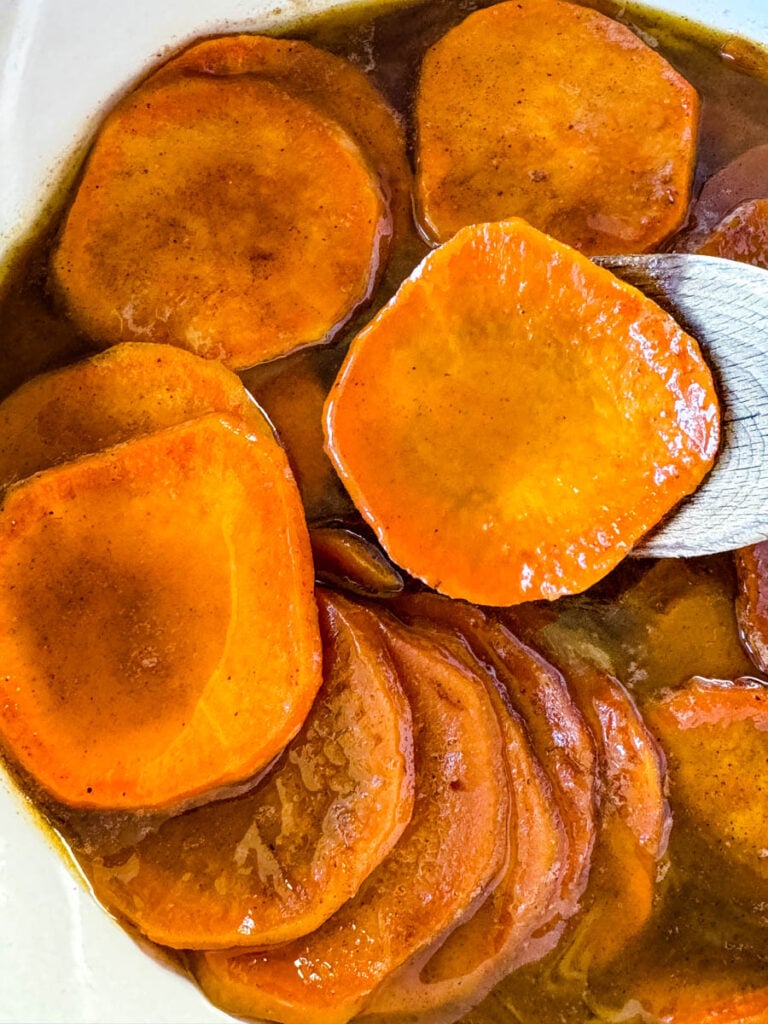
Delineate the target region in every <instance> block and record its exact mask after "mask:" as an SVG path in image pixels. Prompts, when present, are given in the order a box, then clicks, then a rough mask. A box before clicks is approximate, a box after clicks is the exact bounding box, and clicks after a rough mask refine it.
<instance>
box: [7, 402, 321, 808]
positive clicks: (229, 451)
mask: <svg viewBox="0 0 768 1024" xmlns="http://www.w3.org/2000/svg"><path fill="white" fill-rule="evenodd" d="M0 579H1V580H2V584H0V661H2V665H3V673H2V676H1V677H0V741H2V744H3V746H4V748H5V749H6V750H7V751H8V753H9V754H10V755H12V756H13V757H14V758H15V759H16V760H17V761H18V763H19V764H20V765H21V766H22V768H24V769H25V770H26V771H27V772H29V773H30V775H32V776H33V777H34V778H35V779H36V780H37V782H38V783H39V784H40V785H41V786H42V787H43V788H44V789H45V790H46V791H47V792H48V793H50V794H51V795H52V796H54V797H55V798H56V799H58V800H60V801H62V802H64V803H67V804H70V805H73V806H79V807H91V808H114V809H124V810H128V809H139V808H151V807H158V808H160V807H173V806H176V805H178V804H180V803H181V802H182V801H184V800H186V799H188V798H190V797H194V796H196V795H198V794H200V793H202V792H205V791H206V790H209V789H211V788H212V787H214V786H221V785H226V784H229V783H233V782H239V781H241V780H243V779H246V778H249V777H250V776H251V775H253V774H254V773H255V772H257V771H259V770H260V769H261V768H263V767H264V766H265V765H266V764H267V763H269V761H271V760H272V758H273V757H274V756H275V755H276V754H277V753H279V751H280V750H282V748H283V747H284V746H285V745H286V743H288V741H289V740H291V739H292V738H293V737H294V736H295V735H296V733H297V732H298V730H299V728H300V727H301V724H302V722H303V721H304V719H305V718H306V716H307V713H308V712H309V709H310V707H311V705H312V701H313V700H314V697H315V694H316V693H317V690H318V688H319V686H320V683H321V681H322V678H321V677H322V666H321V655H322V651H321V646H320V637H319V632H318V621H317V606H316V604H315V600H314V592H313V574H312V556H311V551H310V547H309V538H308V536H307V530H306V524H305V522H304V516H303V512H302V509H301V502H300V500H299V495H298V491H297V489H296V485H295V483H294V481H293V478H292V477H291V475H290V470H289V469H288V465H287V462H286V460H285V456H284V455H283V452H282V450H281V449H280V448H279V446H278V445H277V443H276V442H275V441H274V440H273V439H271V438H266V437H259V436H257V435H256V434H252V433H250V432H249V431H248V429H247V428H246V427H244V425H243V423H242V421H240V420H234V419H231V418H224V417H219V416H217V415H208V416H203V417H200V418H199V419H196V420H191V421H189V422H187V423H183V424H180V425H177V426H174V427H170V428H168V429H166V430H162V431H158V432H157V433H153V434H149V435H147V436H145V437H141V438H137V439H135V440H133V441H130V442H128V443H126V444H121V445H117V446H116V447H114V448H110V449H108V450H106V451H104V452H101V453H99V454H97V455H91V456H87V457H84V458H81V459H78V460H76V461H74V462H67V463H65V464H64V465H62V466H57V467H55V468H53V469H48V470H45V471H44V472H41V473H37V474H36V475H35V476H32V477H30V478H29V479H28V480H26V481H24V482H23V483H21V484H18V485H16V486H15V487H12V488H10V489H9V490H8V491H7V492H6V496H5V500H4V502H3V505H2V508H0Z"/></svg>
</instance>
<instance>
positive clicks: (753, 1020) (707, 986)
mask: <svg viewBox="0 0 768 1024" xmlns="http://www.w3.org/2000/svg"><path fill="white" fill-rule="evenodd" d="M718 967H719V971H718V973H717V974H716V975H714V976H712V972H711V971H707V972H706V974H705V975H704V976H702V973H701V972H700V971H696V973H695V974H694V972H693V971H692V970H691V969H690V966H689V965H688V964H686V969H683V970H676V971H670V972H668V973H667V972H665V973H664V974H663V975H661V976H655V977H652V978H649V977H646V978H640V979H636V984H635V987H634V992H635V996H636V1002H637V1004H638V1005H642V1007H643V1009H644V1011H645V1014H646V1016H649V1015H653V1019H654V1020H658V1021H659V1022H660V1024H765V1022H766V1020H768V989H767V988H765V987H763V982H764V972H762V974H763V977H762V979H761V980H760V981H757V982H755V980H754V979H750V980H746V979H743V978H740V977H739V975H738V973H737V972H736V971H734V972H733V974H728V973H726V972H725V970H724V968H727V964H723V963H720V964H719V965H718Z"/></svg>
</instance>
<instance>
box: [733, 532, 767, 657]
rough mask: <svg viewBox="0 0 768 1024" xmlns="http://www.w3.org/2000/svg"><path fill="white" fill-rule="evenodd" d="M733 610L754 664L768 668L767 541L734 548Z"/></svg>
mask: <svg viewBox="0 0 768 1024" xmlns="http://www.w3.org/2000/svg"><path fill="white" fill-rule="evenodd" d="M736 573H737V576H738V579H739V596H738V598H737V600H736V614H737V615H738V619H739V627H740V629H741V635H742V637H743V638H744V642H745V644H746V646H747V650H748V651H749V654H750V656H751V658H752V660H753V661H754V663H755V665H757V667H758V668H759V669H760V671H761V672H768V541H763V542H762V544H754V545H753V546H752V547H749V548H742V549H741V550H740V551H737V552H736Z"/></svg>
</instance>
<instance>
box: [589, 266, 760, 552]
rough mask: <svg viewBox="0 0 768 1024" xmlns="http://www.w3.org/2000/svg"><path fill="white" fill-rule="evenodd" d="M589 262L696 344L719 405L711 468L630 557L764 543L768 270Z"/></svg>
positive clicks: (750, 267)
mask: <svg viewBox="0 0 768 1024" xmlns="http://www.w3.org/2000/svg"><path fill="white" fill-rule="evenodd" d="M595 262H596V263H599V264H600V266H603V267H606V268H607V269H608V270H611V271H613V273H614V274H616V275H617V277H621V278H623V279H624V280H625V281H627V282H628V283H629V284H632V285H634V286H635V287H636V288H639V289H640V290H641V291H643V292H645V294H646V295H647V296H648V297H649V298H651V299H653V300H654V301H655V302H657V303H658V304H659V305H660V306H662V307H663V308H664V309H666V310H667V312H668V313H671V315H672V316H673V317H674V318H675V320H676V321H677V322H678V323H679V324H680V326H681V327H682V328H683V329H684V330H685V331H687V332H688V334H690V335H692V336H693V337H694V338H696V339H697V340H698V342H699V343H700V345H701V349H702V352H703V353H704V356H705V358H706V360H707V362H708V363H709V366H710V368H711V369H712V372H713V375H714V377H715V381H716V384H717V387H718V392H719V397H720V404H721V410H722V421H721V440H720V451H719V453H718V456H717V460H716V462H715V466H714V468H713V470H712V472H711V473H710V475H709V476H708V477H707V479H706V480H705V481H704V483H703V484H702V485H701V487H700V488H699V489H698V490H697V491H696V492H695V493H694V494H692V495H691V496H690V497H689V498H686V499H685V500H684V501H683V502H681V503H680V504H679V505H678V506H676V507H675V508H674V509H673V510H672V512H670V514H669V516H667V518H666V519H664V520H663V521H662V522H661V523H660V524H659V525H658V526H656V527H655V528H654V529H653V530H652V531H651V532H650V533H649V534H648V535H647V536H646V537H645V538H644V539H643V541H642V542H641V543H640V544H639V545H638V546H637V547H636V548H635V549H634V550H633V552H632V553H633V554H634V555H641V556H645V557H651V556H652V557H670V558H682V557H690V556H695V555H711V554H715V553H716V552H718V551H731V550H733V549H734V548H740V547H745V546H746V545H748V544H755V543H757V542H758V541H761V540H766V539H768V271H766V270H762V269H761V268H759V267H753V266H750V265H748V264H745V263H736V262H733V261H731V260H723V259H718V258H716V257H713V256H693V255H687V254H682V253H662V254H655V255H651V256H605V257H600V258H598V259H596V260H595Z"/></svg>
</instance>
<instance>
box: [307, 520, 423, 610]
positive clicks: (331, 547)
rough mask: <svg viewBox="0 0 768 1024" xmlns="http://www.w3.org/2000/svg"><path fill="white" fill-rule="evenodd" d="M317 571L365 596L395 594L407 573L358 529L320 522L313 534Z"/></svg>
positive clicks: (388, 595)
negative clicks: (361, 534)
mask: <svg viewBox="0 0 768 1024" xmlns="http://www.w3.org/2000/svg"><path fill="white" fill-rule="evenodd" d="M309 539H310V541H311V543H312V555H313V557H314V559H315V575H316V576H317V577H318V579H320V580H322V581H324V582H326V583H331V584H333V585H335V586H338V587H342V588H344V589H345V590H349V591H351V592H352V593H353V594H360V595H361V596H363V597H379V598H383V597H393V596H394V595H395V594H399V593H400V591H401V590H402V589H403V577H402V576H401V575H400V573H399V572H398V571H397V569H396V568H395V567H394V566H393V565H392V563H391V562H390V561H389V560H388V559H387V558H386V556H385V555H384V554H383V553H382V552H381V550H380V549H379V548H378V547H376V545H375V544H372V543H371V542H370V541H369V540H366V539H365V537H361V536H360V534H359V533H356V532H355V531H354V530H348V529H346V528H345V527H343V526H318V527H315V529H313V530H312V531H311V532H310V534H309Z"/></svg>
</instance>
